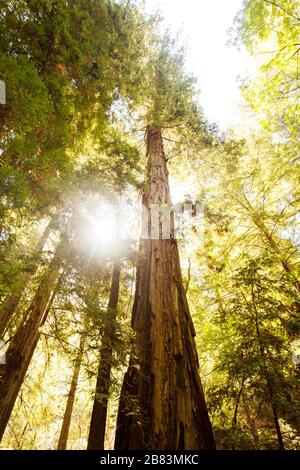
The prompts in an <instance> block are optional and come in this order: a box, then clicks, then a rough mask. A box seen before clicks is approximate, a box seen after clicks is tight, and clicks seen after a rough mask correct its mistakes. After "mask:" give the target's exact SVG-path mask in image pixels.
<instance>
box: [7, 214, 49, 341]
mask: <svg viewBox="0 0 300 470" xmlns="http://www.w3.org/2000/svg"><path fill="white" fill-rule="evenodd" d="M52 226H53V220H51V221H50V222H49V224H48V225H47V227H46V228H45V230H44V233H43V234H42V236H41V238H40V240H39V242H38V244H37V246H36V249H35V253H36V254H37V257H38V258H39V257H40V256H41V254H42V251H43V249H44V246H45V244H46V242H47V240H48V237H49V235H50V232H51V229H52ZM37 268H38V263H35V264H34V265H33V266H32V267H31V268H30V269H28V271H26V272H24V273H22V275H21V278H20V279H19V282H18V287H17V288H16V290H15V291H14V292H12V293H11V294H9V295H8V296H7V297H6V298H5V300H4V302H3V305H1V308H0V338H3V336H4V334H5V331H6V329H7V327H8V325H9V323H10V320H11V319H12V317H13V315H14V313H15V311H16V308H17V306H18V304H19V302H20V300H21V297H22V295H23V293H24V291H25V289H26V287H27V285H28V283H29V281H30V279H31V278H32V276H33V275H34V274H35V272H36V270H37Z"/></svg>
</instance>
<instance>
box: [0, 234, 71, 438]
mask: <svg viewBox="0 0 300 470" xmlns="http://www.w3.org/2000/svg"><path fill="white" fill-rule="evenodd" d="M63 250H64V244H63V242H61V243H60V244H59V246H58V247H57V249H56V252H55V254H54V257H53V259H52V261H51V263H50V266H49V268H48V270H47V272H46V273H45V275H44V276H43V278H42V280H41V282H40V284H39V286H38V289H37V291H36V294H35V296H34V298H33V300H32V302H31V305H30V307H29V309H28V311H27V313H26V318H25V323H24V324H22V325H21V326H20V327H19V328H18V330H17V331H16V333H15V335H14V337H13V338H12V340H11V342H10V343H9V348H8V351H7V354H6V364H5V369H4V373H3V374H2V376H1V379H0V439H2V437H3V434H4V432H5V429H6V426H7V423H8V420H9V418H10V415H11V413H12V410H13V407H14V404H15V401H16V399H17V396H18V393H19V391H20V388H21V386H22V383H23V381H24V378H25V375H26V373H27V370H28V367H29V364H30V361H31V358H32V356H33V353H34V351H35V348H36V345H37V342H38V340H39V336H40V333H39V328H40V327H41V326H42V325H43V323H44V322H45V320H46V317H45V313H48V311H49V310H48V308H47V307H48V305H49V301H50V300H51V301H53V297H52V296H51V293H52V291H53V289H54V287H55V285H56V282H57V280H58V277H59V272H60V269H61V266H62V261H63V258H62V252H63Z"/></svg>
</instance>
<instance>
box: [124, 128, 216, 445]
mask: <svg viewBox="0 0 300 470" xmlns="http://www.w3.org/2000/svg"><path fill="white" fill-rule="evenodd" d="M146 142H147V156H148V186H147V190H146V194H145V195H144V198H143V199H144V200H143V203H144V205H145V206H146V208H147V210H148V213H149V216H150V221H151V215H150V209H151V205H152V204H155V205H157V204H170V202H171V201H170V191H169V183H168V171H167V166H166V158H165V154H164V149H163V139H162V134H161V129H160V128H157V127H155V126H148V128H147V133H146ZM152 214H153V212H152ZM151 222H152V223H151ZM151 222H150V228H151V231H152V234H153V220H152V221H151ZM172 228H173V223H172V221H171V223H170V231H169V234H166V233H164V234H162V232H163V227H162V224H161V222H160V226H159V232H160V235H161V237H157V239H142V240H141V241H140V250H139V260H138V266H137V281H136V292H135V301H134V306H133V313H132V327H133V329H134V330H135V333H136V345H137V350H136V355H135V357H134V356H132V358H131V361H130V364H129V368H128V370H127V372H126V374H125V377H124V382H123V387H122V392H121V397H120V404H119V412H118V420H117V430H116V440H115V448H116V449H122V450H123V449H155V450H158V449H168V450H176V449H214V448H215V443H214V437H213V433H212V428H211V424H210V420H209V417H208V412H207V408H206V403H205V399H204V394H203V390H202V385H201V381H200V377H199V372H198V366H199V364H198V357H197V352H196V346H195V341H194V336H195V330H194V326H193V322H192V319H191V316H190V312H189V307H188V303H187V299H186V294H185V289H184V286H183V282H182V277H181V269H180V261H179V252H178V247H177V242H176V240H175V239H174V238H173V236H174V234H173V229H172ZM155 236H156V235H154V237H155ZM162 237H163V238H165V239H162Z"/></svg>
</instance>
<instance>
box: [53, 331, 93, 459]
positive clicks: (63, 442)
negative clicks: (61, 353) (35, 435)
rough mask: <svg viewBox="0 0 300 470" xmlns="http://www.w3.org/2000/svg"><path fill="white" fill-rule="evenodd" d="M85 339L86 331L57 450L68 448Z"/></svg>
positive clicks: (75, 367) (78, 355)
mask: <svg viewBox="0 0 300 470" xmlns="http://www.w3.org/2000/svg"><path fill="white" fill-rule="evenodd" d="M85 340H86V332H83V333H82V335H81V338H80V343H79V349H78V353H77V356H76V358H75V361H74V369H73V375H72V380H71V385H70V390H69V394H68V400H67V404H66V408H65V413H64V418H63V422H62V427H61V431H60V436H59V440H58V445H57V450H66V448H67V442H68V437H69V431H70V424H71V418H72V412H73V407H74V401H75V394H76V390H77V385H78V377H79V373H80V367H81V362H82V356H83V351H84V344H85Z"/></svg>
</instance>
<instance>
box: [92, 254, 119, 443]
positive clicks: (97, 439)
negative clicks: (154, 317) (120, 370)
mask: <svg viewBox="0 0 300 470" xmlns="http://www.w3.org/2000/svg"><path fill="white" fill-rule="evenodd" d="M120 274H121V263H120V261H115V262H114V266H113V273H112V281H111V288H110V294H109V301H108V309H107V311H108V314H109V315H108V318H107V327H106V328H105V331H104V332H103V342H102V344H101V348H100V362H99V368H98V375H97V383H96V390H95V398H94V405H93V411H92V417H91V424H90V432H89V438H88V446H87V450H103V449H104V438H105V428H106V417H107V404H108V397H109V387H110V375H111V368H112V354H113V347H112V344H113V337H114V322H115V320H116V313H117V307H118V299H119V288H120Z"/></svg>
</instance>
